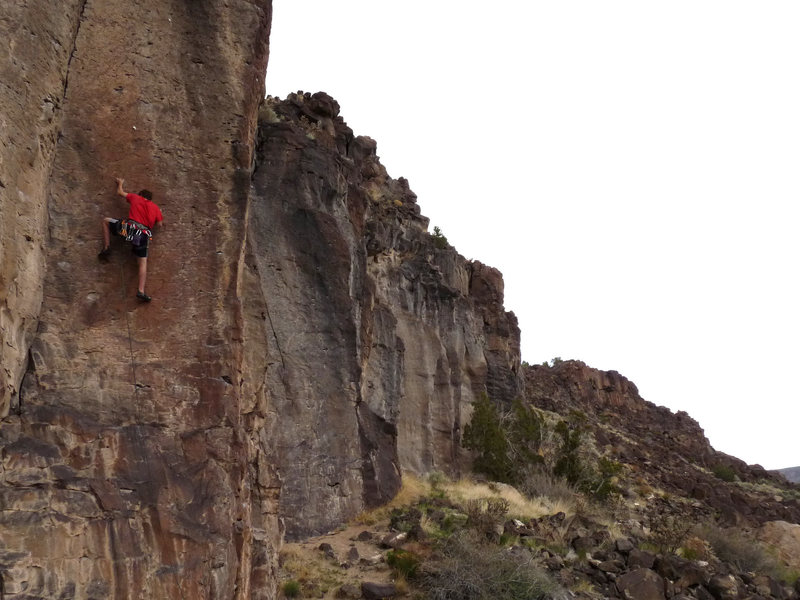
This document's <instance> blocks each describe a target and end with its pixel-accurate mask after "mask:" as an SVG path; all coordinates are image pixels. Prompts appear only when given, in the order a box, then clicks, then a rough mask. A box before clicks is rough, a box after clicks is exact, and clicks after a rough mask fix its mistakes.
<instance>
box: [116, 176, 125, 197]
mask: <svg viewBox="0 0 800 600" xmlns="http://www.w3.org/2000/svg"><path fill="white" fill-rule="evenodd" d="M116 179H117V194H119V195H120V196H122V197H123V198H125V197H126V196H127V195H128V192H126V191H125V190H123V189H122V184H123V183H124V182H125V180H124V179H120V178H119V177H117V178H116Z"/></svg>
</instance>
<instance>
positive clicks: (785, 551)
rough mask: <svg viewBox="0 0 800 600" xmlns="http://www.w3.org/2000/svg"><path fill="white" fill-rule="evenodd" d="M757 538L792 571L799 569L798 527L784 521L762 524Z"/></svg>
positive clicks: (795, 524)
mask: <svg viewBox="0 0 800 600" xmlns="http://www.w3.org/2000/svg"><path fill="white" fill-rule="evenodd" d="M758 537H759V539H760V540H761V541H762V542H765V543H766V544H767V545H769V546H770V547H771V548H774V549H775V550H776V552H777V554H778V556H779V557H780V558H781V559H782V560H784V561H786V563H787V564H788V565H789V566H791V567H792V568H794V569H800V525H798V524H797V523H787V522H786V521H770V522H768V523H764V524H763V525H762V526H761V529H760V530H759V531H758Z"/></svg>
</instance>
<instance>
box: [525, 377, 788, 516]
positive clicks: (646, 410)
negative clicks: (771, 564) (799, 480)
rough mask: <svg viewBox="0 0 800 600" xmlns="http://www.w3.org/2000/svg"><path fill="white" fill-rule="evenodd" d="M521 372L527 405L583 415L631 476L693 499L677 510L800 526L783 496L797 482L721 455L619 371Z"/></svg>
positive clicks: (605, 450) (681, 415)
mask: <svg viewBox="0 0 800 600" xmlns="http://www.w3.org/2000/svg"><path fill="white" fill-rule="evenodd" d="M523 373H524V377H525V393H526V397H527V399H528V401H529V402H531V403H532V404H533V405H535V406H537V407H539V408H542V409H544V410H548V411H552V412H555V413H558V414H559V415H563V416H564V417H569V416H570V415H574V414H576V413H577V414H580V415H582V416H583V418H584V419H585V421H586V424H587V429H588V430H589V432H590V433H591V436H592V438H593V440H594V442H595V443H596V446H597V449H598V451H599V452H600V453H601V454H604V455H605V456H607V457H609V458H612V459H613V460H615V461H619V462H620V463H622V464H624V465H626V466H627V468H628V475H629V476H631V477H634V478H636V479H638V480H639V481H640V482H642V483H644V482H647V485H648V486H651V487H652V488H654V489H660V490H665V491H667V492H669V493H671V494H675V495H676V496H677V497H683V498H689V499H691V500H692V501H693V503H692V504H691V505H690V506H689V507H686V506H684V507H681V508H680V509H679V511H684V512H686V511H694V512H695V513H696V514H695V516H699V514H700V513H703V514H704V515H705V516H708V515H710V514H716V515H719V516H720V517H721V520H722V522H723V523H726V524H728V525H753V526H755V525H758V524H761V523H764V522H766V521H775V520H786V521H790V522H798V521H800V502H798V500H797V499H796V496H797V494H796V493H787V494H784V491H787V490H786V488H791V487H792V486H793V484H787V482H786V480H785V479H784V478H783V477H782V476H780V475H778V474H775V473H771V472H768V471H766V470H765V469H764V468H762V467H760V466H759V465H747V464H746V463H744V462H743V461H741V460H739V459H737V458H735V457H733V456H729V455H727V454H725V453H723V452H717V451H716V450H714V449H713V448H712V447H711V444H710V443H709V442H708V439H707V438H706V437H705V434H704V433H703V430H702V428H701V427H700V425H699V424H698V423H697V421H695V420H694V419H692V418H691V417H690V416H689V415H688V414H687V413H685V412H682V411H679V412H677V413H673V412H672V411H670V410H669V409H668V408H665V407H663V406H656V405H655V404H653V403H651V402H647V401H646V400H644V399H643V398H642V397H641V396H640V395H639V392H638V390H637V388H636V386H635V385H634V384H633V383H632V382H630V381H629V380H628V379H626V378H625V377H623V376H622V375H620V374H619V373H617V372H616V371H600V370H597V369H593V368H591V367H588V366H587V365H585V364H584V363H582V362H580V361H558V362H556V364H554V365H552V366H549V365H534V366H527V367H526V368H524V369H523ZM685 516H686V515H685V514H684V517H685Z"/></svg>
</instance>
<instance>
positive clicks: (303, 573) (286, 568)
mask: <svg viewBox="0 0 800 600" xmlns="http://www.w3.org/2000/svg"><path fill="white" fill-rule="evenodd" d="M280 564H281V571H282V573H283V575H284V576H283V577H282V579H283V580H284V581H285V580H295V581H297V582H298V583H299V584H300V588H301V590H302V593H303V595H304V596H307V595H317V594H320V593H321V594H325V593H327V592H328V591H330V590H332V589H334V588H337V587H339V586H340V585H342V583H344V578H343V577H342V571H341V569H339V568H338V567H334V566H333V565H332V564H331V563H330V562H329V561H328V560H326V559H325V558H323V557H322V555H317V554H314V555H309V554H304V553H300V552H298V551H297V550H295V549H284V550H281V553H280Z"/></svg>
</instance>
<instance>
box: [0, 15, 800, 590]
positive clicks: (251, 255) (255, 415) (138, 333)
mask: <svg viewBox="0 0 800 600" xmlns="http://www.w3.org/2000/svg"><path fill="white" fill-rule="evenodd" d="M271 12H272V10H271V3H270V1H269V0H226V1H224V2H223V1H222V0H205V1H197V2H174V1H170V2H154V1H151V0H142V1H139V2H121V1H119V0H108V1H105V2H93V1H91V0H64V2H61V3H59V6H58V10H53V7H52V3H50V2H46V1H44V0H28V1H27V2H15V3H11V5H9V6H7V5H4V6H3V8H2V9H0V34H2V37H3V38H4V39H5V40H7V43H6V44H5V45H4V49H3V50H2V51H1V52H2V54H0V57H1V58H0V283H1V284H2V285H0V336H1V337H2V339H1V340H0V342H2V343H1V344H0V367H2V368H0V419H1V421H0V598H3V599H23V598H24V599H26V600H35V599H45V598H47V599H50V598H59V599H64V600H66V599H76V600H88V599H101V598H103V599H105V598H115V599H122V598H131V599H133V598H136V599H145V598H146V599H148V600H150V599H154V598H158V599H160V598H192V599H196V598H209V599H212V598H213V599H226V600H227V599H241V600H244V599H251V598H253V599H268V598H270V599H271V598H275V597H277V596H278V591H277V581H278V575H277V570H278V552H279V549H280V547H281V544H282V543H283V542H284V540H290V541H291V540H299V539H306V538H308V537H309V536H313V535H316V534H320V533H323V532H327V531H329V530H331V529H334V528H335V527H337V526H339V525H340V524H342V523H343V522H345V521H347V520H348V519H351V518H352V517H354V516H355V515H357V514H358V513H360V512H361V511H364V510H365V509H369V508H371V507H375V506H379V505H381V504H383V503H385V502H387V501H388V500H390V499H391V498H392V497H393V496H394V495H395V494H396V493H397V491H398V489H399V488H400V486H401V478H402V475H403V474H404V473H412V474H417V475H426V474H429V473H433V472H438V473H443V474H444V475H447V476H450V477H454V478H455V477H458V476H460V475H463V474H466V473H467V472H468V471H469V470H470V468H471V465H472V458H473V456H472V455H471V454H470V453H468V452H467V450H465V448H464V446H463V444H462V441H463V437H464V432H465V428H466V426H467V425H468V424H469V423H470V420H471V417H472V412H473V409H474V404H475V402H476V401H477V400H480V399H482V398H490V399H491V401H492V402H494V403H495V404H496V405H497V406H499V407H503V408H504V409H508V408H509V407H510V406H511V405H512V402H513V401H514V400H515V399H518V398H523V399H525V400H526V401H527V402H528V403H529V404H531V405H533V406H536V407H537V408H538V409H539V410H541V411H545V412H549V413H553V414H562V415H568V414H572V413H575V412H580V413H581V414H582V415H583V418H584V420H585V422H586V423H588V425H589V431H590V435H591V437H592V440H593V444H594V448H595V449H596V451H597V452H599V453H602V454H604V455H606V456H608V457H610V458H613V459H614V460H615V461H618V462H619V463H620V464H623V465H625V468H626V469H627V471H626V472H627V473H628V474H633V475H634V476H636V477H638V479H639V483H640V487H642V488H644V487H648V488H653V489H655V488H658V489H660V490H666V492H665V493H667V492H668V493H670V494H673V495H674V496H680V497H682V498H687V499H688V501H687V502H685V503H682V504H681V506H682V507H683V508H682V510H685V514H686V515H690V516H692V517H694V516H697V517H698V518H699V517H700V516H702V517H704V518H705V517H707V518H718V519H720V520H721V521H724V522H726V523H729V524H735V525H737V526H742V527H751V528H755V527H759V526H761V525H763V524H765V523H767V522H772V521H785V522H789V523H797V521H798V519H800V508H798V504H797V501H796V500H786V498H785V497H778V492H776V490H783V489H784V488H783V487H782V486H784V484H785V482H784V481H783V480H782V479H781V478H779V477H778V476H776V475H773V474H769V473H767V472H765V471H764V470H763V469H760V468H758V467H750V466H747V465H744V464H743V463H741V461H737V460H736V459H734V458H732V457H726V456H725V455H721V454H719V453H716V452H714V450H713V449H712V448H711V447H710V446H709V445H708V442H707V440H706V439H705V437H704V435H703V432H702V430H701V429H700V428H699V426H698V425H697V423H695V422H694V421H692V420H691V418H689V417H688V415H684V414H682V413H679V414H677V415H673V414H672V413H670V411H668V410H667V409H663V408H659V407H655V406H653V405H650V404H648V403H647V402H645V401H644V400H643V399H642V398H640V397H639V396H638V392H637V391H636V389H635V386H633V384H632V383H630V382H628V381H627V380H625V379H624V378H623V377H621V376H619V375H618V374H616V373H613V372H611V373H603V372H599V371H595V370H593V369H590V368H588V367H586V366H585V365H583V364H582V363H577V362H566V363H563V364H559V365H553V366H536V367H525V366H521V364H520V352H519V337H520V332H519V330H518V327H517V323H516V319H515V317H514V315H513V314H512V313H510V312H506V310H505V308H504V306H503V281H502V277H501V275H500V273H499V271H497V270H496V269H494V268H491V267H488V266H486V265H483V264H481V263H480V262H475V261H468V260H466V259H465V258H464V257H462V256H461V255H459V254H458V252H457V251H456V250H455V249H454V248H452V247H451V246H450V245H448V244H447V242H446V240H445V239H444V238H442V237H441V236H435V235H432V234H431V233H429V231H428V225H429V223H428V220H427V219H426V218H425V217H424V216H423V215H422V213H421V211H420V207H419V206H418V204H417V200H416V197H415V195H414V193H413V192H412V191H411V189H410V186H409V183H408V182H407V181H406V180H405V179H402V178H400V179H393V178H391V177H390V176H389V175H388V174H387V171H386V169H385V167H384V166H383V165H382V164H381V163H380V161H379V159H378V155H377V145H376V142H375V141H373V140H372V139H370V138H368V137H363V136H357V135H355V134H354V132H353V131H352V130H351V129H350V128H349V127H348V126H347V125H346V123H345V121H344V120H343V118H342V117H341V116H340V114H339V105H338V104H337V102H336V101H335V100H334V99H333V98H331V97H330V96H328V95H327V94H325V93H322V92H319V93H315V94H309V93H302V92H298V93H296V94H290V95H289V97H288V98H286V99H284V100H278V99H272V98H268V99H264V73H265V71H266V69H267V60H268V54H269V32H270V27H271ZM267 77H268V75H267ZM115 176H119V177H124V178H125V179H126V187H127V188H128V189H131V190H138V189H139V188H143V187H146V188H149V189H151V190H152V191H153V192H154V196H155V198H154V199H155V200H156V202H157V203H158V204H159V205H160V206H161V208H162V210H163V212H164V215H165V227H164V228H163V229H161V230H157V231H156V233H155V239H154V242H153V245H152V247H151V251H150V258H149V259H148V260H149V274H148V284H147V289H148V292H149V293H150V294H151V295H152V296H153V301H152V302H151V303H149V304H142V303H139V302H137V300H136V297H135V292H136V286H135V278H136V263H135V261H134V259H133V257H132V255H131V254H130V251H129V248H127V247H126V246H125V245H124V244H123V243H122V242H121V241H119V243H115V244H114V245H112V255H111V260H110V262H108V263H107V264H106V263H102V262H100V261H98V260H97V252H98V251H99V250H100V247H101V230H100V223H101V218H102V217H104V216H112V217H120V216H125V211H126V206H125V204H124V202H123V201H122V200H121V199H120V198H119V197H117V196H115V194H114V190H115V184H114V177H115ZM719 465H722V466H724V467H726V469H727V471H726V473H727V472H732V473H733V475H734V477H735V478H736V480H737V481H736V482H735V483H731V482H724V483H720V481H719V479H718V478H715V477H714V476H713V473H712V471H713V469H714V467H715V466H719ZM741 483H747V484H748V485H747V486H743V485H738V484H741ZM786 497H788V496H786ZM659 498H663V495H662V496H659ZM698 597H699V596H698Z"/></svg>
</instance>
